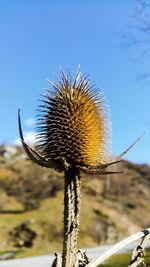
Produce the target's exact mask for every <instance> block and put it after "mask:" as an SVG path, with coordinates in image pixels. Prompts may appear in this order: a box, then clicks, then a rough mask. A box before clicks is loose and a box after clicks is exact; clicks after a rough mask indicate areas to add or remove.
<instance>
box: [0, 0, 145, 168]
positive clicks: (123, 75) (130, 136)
mask: <svg viewBox="0 0 150 267" xmlns="http://www.w3.org/2000/svg"><path fill="white" fill-rule="evenodd" d="M134 8H135V2H134V0H133V1H131V0H126V1H120V0H105V1H104V0H91V1H90V0H86V1H85V0H82V1H79V0H76V1H75V0H71V1H69V0H66V1H65V0H61V1H60V0H49V1H48V0H44V1H42V0H37V1H34V0H30V1H29V0H26V1H25V0H24V1H23V0H18V1H17V0H0V74H1V75H0V76H1V78H0V96H1V98H0V100H1V101H0V122H1V127H0V143H2V142H6V143H13V142H14V141H15V140H16V139H18V126H17V109H18V108H19V107H20V108H21V114H22V121H23V129H24V131H25V133H26V134H27V133H28V135H30V136H32V135H33V131H34V127H33V121H34V119H35V115H36V112H35V109H36V107H37V106H38V104H39V99H40V94H41V93H43V92H44V88H47V87H48V86H49V84H48V82H47V79H51V80H53V79H55V74H58V73H59V71H60V66H61V67H62V68H63V69H64V70H66V69H67V68H68V69H69V70H70V71H71V72H72V73H75V71H76V69H77V66H78V65H79V64H80V65H81V71H82V72H84V73H87V74H89V75H90V77H91V79H92V80H93V81H94V82H95V83H96V85H97V87H98V88H100V89H102V91H103V92H104V95H105V96H106V98H107V103H108V105H109V106H110V110H111V120H112V152H113V154H114V155H117V154H119V153H121V152H122V151H123V150H124V149H126V148H127V147H128V145H129V144H131V143H132V141H134V140H135V139H136V138H137V137H138V136H139V135H140V134H141V133H142V132H144V131H146V135H145V137H144V138H143V140H142V141H140V143H138V144H137V145H136V146H135V147H134V149H133V150H132V151H130V152H129V153H128V155H127V156H126V158H127V159H129V160H131V161H133V162H139V163H150V152H149V150H150V104H149V102H150V101H149V100H150V88H149V87H150V82H147V81H145V80H138V79H137V76H138V75H139V74H142V73H144V72H145V71H146V72H147V71H148V69H149V68H150V64H149V62H148V61H147V62H146V61H145V60H137V59H138V55H139V54H140V48H139V47H132V48H129V47H128V46H127V45H126V41H125V40H124V38H123V32H126V31H128V29H129V28H130V26H128V25H132V21H133V18H131V15H132V14H133V10H134Z"/></svg>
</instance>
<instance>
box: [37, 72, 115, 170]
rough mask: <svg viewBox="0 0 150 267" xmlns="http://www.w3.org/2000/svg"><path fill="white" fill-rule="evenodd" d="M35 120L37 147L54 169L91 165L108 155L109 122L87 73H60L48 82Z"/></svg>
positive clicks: (102, 102)
mask: <svg viewBox="0 0 150 267" xmlns="http://www.w3.org/2000/svg"><path fill="white" fill-rule="evenodd" d="M50 84H51V88H50V89H48V90H47V93H46V94H45V95H44V99H43V100H42V102H43V103H42V105H40V107H39V108H40V109H39V115H38V119H37V126H36V128H37V135H36V149H37V151H38V153H40V154H41V155H42V157H44V158H45V159H46V160H47V161H48V162H49V161H50V162H51V165H52V167H53V168H55V169H56V170H57V171H62V170H63V168H64V167H63V165H64V164H63V163H62V159H64V160H65V161H66V162H67V164H69V165H78V166H87V167H88V166H89V167H92V166H93V167H94V166H98V165H99V164H103V163H105V162H106V160H107V158H108V154H109V153H108V143H109V142H108V141H109V140H108V139H110V135H109V122H108V116H107V114H108V113H107V106H106V105H105V104H104V97H103V95H102V93H101V91H99V90H98V89H96V88H94V85H93V84H92V83H91V81H90V79H89V77H88V76H85V75H82V74H81V73H80V71H79V70H78V71H77V74H76V76H75V79H74V82H72V77H71V75H70V73H68V72H67V73H64V72H62V73H61V77H60V78H59V79H58V81H57V82H55V83H53V82H51V81H50Z"/></svg>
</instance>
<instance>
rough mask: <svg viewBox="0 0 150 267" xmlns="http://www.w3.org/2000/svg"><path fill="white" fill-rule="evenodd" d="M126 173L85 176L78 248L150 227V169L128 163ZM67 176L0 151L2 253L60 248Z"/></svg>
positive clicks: (19, 152)
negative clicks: (64, 188) (64, 179)
mask: <svg viewBox="0 0 150 267" xmlns="http://www.w3.org/2000/svg"><path fill="white" fill-rule="evenodd" d="M118 168H119V169H125V170H126V174H121V175H120V174H117V175H115V176H112V175H108V176H107V177H106V176H86V175H82V179H81V180H82V206H81V230H80V235H79V246H80V247H84V248H85V247H93V246H99V245H104V244H112V243H115V242H117V241H119V240H120V239H122V238H124V237H126V236H129V235H131V234H133V233H136V232H137V231H139V230H141V229H143V228H146V227H148V226H149V224H150V206H149V201H150V194H149V188H150V166H148V165H146V164H143V165H138V164H133V163H131V162H125V163H124V166H118ZM63 186H64V184H63V176H62V175H61V174H60V173H57V172H55V171H53V170H50V169H45V168H40V167H38V166H36V165H34V164H33V163H32V162H31V161H29V160H27V159H25V158H24V153H23V151H22V149H21V148H20V147H18V148H16V151H15V154H14V153H13V154H12V155H10V154H9V153H6V149H5V147H4V146H1V147H0V216H1V220H0V230H1V242H0V254H3V253H4V252H8V251H14V252H16V254H15V255H14V257H24V256H31V255H44V254H49V253H51V252H54V251H61V249H62V230H63V224H62V220H63Z"/></svg>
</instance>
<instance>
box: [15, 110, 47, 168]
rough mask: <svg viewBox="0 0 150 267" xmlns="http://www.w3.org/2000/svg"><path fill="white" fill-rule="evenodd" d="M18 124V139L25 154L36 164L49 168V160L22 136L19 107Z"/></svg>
mask: <svg viewBox="0 0 150 267" xmlns="http://www.w3.org/2000/svg"><path fill="white" fill-rule="evenodd" d="M18 126H19V135H20V141H21V143H22V146H23V148H24V150H25V152H26V154H27V156H28V157H29V158H30V159H31V160H32V161H34V162H35V163H36V164H38V165H40V166H41V167H47V168H50V165H51V164H50V163H51V162H50V161H48V160H46V159H45V158H44V157H42V156H41V155H40V154H38V153H37V152H36V151H35V150H34V149H32V148H31V147H29V146H28V145H27V144H26V143H25V141H24V137H23V132H22V127H21V118H20V109H19V110H18Z"/></svg>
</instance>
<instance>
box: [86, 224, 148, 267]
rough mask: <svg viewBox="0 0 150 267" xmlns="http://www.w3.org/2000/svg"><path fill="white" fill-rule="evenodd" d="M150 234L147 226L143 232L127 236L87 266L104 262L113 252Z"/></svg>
mask: <svg viewBox="0 0 150 267" xmlns="http://www.w3.org/2000/svg"><path fill="white" fill-rule="evenodd" d="M149 234H150V228H147V229H145V230H143V231H141V232H138V233H137V234H134V235H132V236H130V237H127V238H125V239H124V240H122V241H120V242H118V243H117V244H115V245H114V246H113V247H112V248H110V249H109V250H108V251H106V252H105V253H104V254H103V255H101V256H100V257H98V258H96V259H94V260H92V261H91V262H90V263H89V264H88V265H87V266H86V267H96V266H98V265H99V264H101V263H102V262H104V261H105V260H106V259H108V258H109V257H111V256H112V255H113V254H115V253H117V252H118V251H119V250H121V249H122V248H124V247H126V246H127V245H129V244H131V243H132V242H134V241H136V240H138V239H139V238H142V237H145V236H147V235H149Z"/></svg>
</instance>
